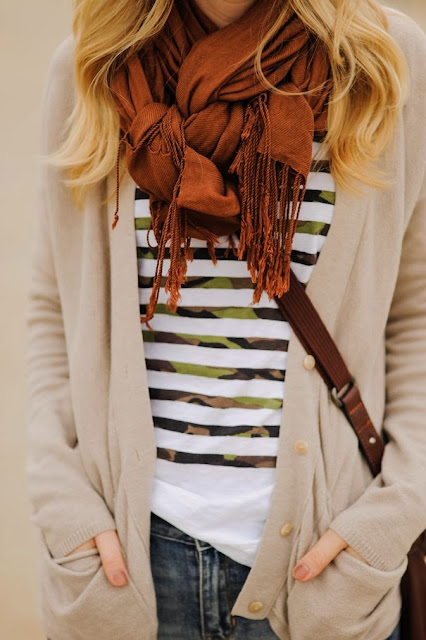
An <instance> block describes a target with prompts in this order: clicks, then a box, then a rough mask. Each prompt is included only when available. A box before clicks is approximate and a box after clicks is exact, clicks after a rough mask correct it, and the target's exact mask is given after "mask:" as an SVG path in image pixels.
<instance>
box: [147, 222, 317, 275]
mask: <svg viewBox="0 0 426 640" xmlns="http://www.w3.org/2000/svg"><path fill="white" fill-rule="evenodd" d="M135 234H136V246H138V247H141V248H143V249H148V248H149V247H148V242H147V237H146V230H142V231H141V230H139V229H137V230H136V231H135ZM324 241H325V236H321V235H318V234H316V233H298V232H296V233H295V234H294V239H293V249H295V250H296V251H305V252H306V253H311V254H316V253H317V252H318V251H321V249H322V246H323V244H324ZM150 242H151V244H154V246H156V242H155V238H154V236H152V237H151V238H150ZM222 244H223V248H225V249H226V247H227V246H228V245H227V241H224V242H223V243H222ZM235 245H236V246H238V238H237V237H236V236H235ZM206 246H207V245H206V241H205V240H200V239H199V238H191V247H192V248H193V249H197V248H200V249H205V248H206ZM216 247H217V248H220V243H217V245H216ZM207 260H210V258H206V259H205V261H207ZM221 262H222V261H221ZM223 262H224V261H223ZM236 262H237V261H229V270H230V271H232V268H233V265H234V264H235V263H236ZM239 263H240V264H241V263H244V261H239ZM216 266H217V265H216Z"/></svg>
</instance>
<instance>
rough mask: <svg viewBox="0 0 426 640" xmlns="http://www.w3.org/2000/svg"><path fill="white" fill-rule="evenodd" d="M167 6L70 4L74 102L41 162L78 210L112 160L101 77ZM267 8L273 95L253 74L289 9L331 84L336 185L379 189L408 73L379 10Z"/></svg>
mask: <svg viewBox="0 0 426 640" xmlns="http://www.w3.org/2000/svg"><path fill="white" fill-rule="evenodd" d="M174 1H175V0H74V19H73V33H74V41H75V49H74V71H75V81H76V91H77V100H76V102H75V105H74V107H73V110H72V112H71V114H70V116H69V118H68V119H67V121H66V131H65V137H64V141H63V143H62V145H61V146H60V148H59V149H57V150H56V151H55V152H53V153H52V154H50V155H49V156H45V157H44V159H45V160H46V161H47V162H48V163H50V164H52V165H54V166H57V167H62V168H64V169H65V170H66V176H65V178H64V180H65V184H66V185H67V186H68V187H70V188H71V190H72V193H73V196H74V198H75V201H76V203H77V204H78V206H81V205H82V202H83V199H84V196H85V194H86V192H87V190H88V189H89V188H90V187H91V186H93V185H95V184H97V183H98V182H99V181H101V180H102V179H103V178H105V177H106V176H107V175H108V174H109V173H110V171H112V170H113V168H114V166H115V164H116V156H117V145H118V139H119V135H118V134H119V128H120V124H119V117H118V114H117V110H116V107H115V104H114V101H113V98H112V95H111V91H110V79H111V74H113V73H114V69H115V68H116V66H117V64H119V63H120V62H121V61H122V60H123V59H125V58H126V57H127V56H129V55H131V54H132V53H133V52H134V51H136V50H138V49H140V48H141V46H143V44H144V43H145V42H146V41H147V40H148V39H149V38H152V37H153V36H155V34H156V33H158V32H159V31H160V30H161V28H162V27H163V25H164V24H165V22H166V20H167V17H168V15H169V13H170V10H171V8H172V6H173V2H174ZM275 2H276V3H278V5H280V4H282V11H281V12H280V17H279V20H278V21H277V22H276V23H275V24H273V25H272V26H271V27H270V29H269V30H268V31H267V32H265V35H264V37H263V39H262V42H260V43H259V45H258V48H257V51H256V55H255V62H254V64H255V71H256V73H257V74H258V76H259V77H261V78H262V79H263V81H264V82H265V85H266V86H268V87H269V88H270V89H271V90H273V91H278V92H279V90H278V89H276V88H275V87H273V85H270V84H269V82H268V81H267V80H266V78H265V77H264V75H263V73H262V70H261V66H260V60H261V52H262V49H263V47H264V46H265V45H266V43H267V41H268V39H269V38H270V37H271V36H272V35H273V34H274V33H276V32H277V31H278V29H279V28H280V26H281V24H282V23H283V22H284V21H285V19H286V16H287V12H289V11H294V12H296V13H297V15H298V16H299V18H300V19H301V20H302V21H303V22H304V24H305V25H306V27H307V28H308V29H309V30H310V31H312V32H314V33H315V34H316V35H317V37H318V38H320V39H321V40H322V41H323V42H324V43H325V45H326V48H327V50H328V52H329V57H330V64H331V69H332V80H333V84H332V93H331V96H330V101H329V115H328V124H327V132H326V136H325V139H324V142H323V144H324V145H326V146H327V148H328V150H329V159H330V171H331V173H332V175H333V177H334V178H335V180H336V183H337V184H339V185H340V186H341V187H343V188H346V189H348V190H350V191H354V192H356V193H359V189H357V188H355V185H354V180H358V181H360V182H363V183H365V184H367V185H371V186H373V187H377V188H384V187H386V186H388V184H389V181H388V180H384V179H383V178H384V174H383V172H382V171H381V170H380V169H379V167H378V166H377V164H376V165H374V161H375V160H376V159H377V158H378V156H379V155H380V153H381V152H382V151H383V150H384V148H385V147H386V145H387V144H388V142H389V140H390V138H391V136H392V132H393V130H394V125H395V124H396V120H397V118H398V113H399V110H400V109H401V108H402V106H403V105H404V104H405V101H406V99H407V96H408V92H409V72H408V67H407V62H406V59H405V56H404V54H403V52H402V51H401V49H400V47H399V45H398V44H397V43H396V42H395V41H394V40H393V39H392V37H391V36H390V34H389V33H388V20H387V16H386V13H385V11H384V9H383V8H382V7H381V6H380V5H379V4H378V2H376V1H375V0H285V1H284V0H275ZM282 93H284V92H282ZM122 160H123V158H122V159H121V161H122ZM113 195H114V194H111V196H110V197H112V196H113Z"/></svg>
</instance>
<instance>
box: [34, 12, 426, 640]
mask: <svg viewBox="0 0 426 640" xmlns="http://www.w3.org/2000/svg"><path fill="white" fill-rule="evenodd" d="M386 11H387V15H388V17H389V21H390V29H391V33H392V35H393V37H394V38H395V39H396V41H397V42H398V43H399V44H400V46H401V48H402V50H403V52H404V53H405V55H406V57H407V60H408V64H409V68H410V75H411V92H410V96H409V99H408V101H407V103H406V105H405V106H404V108H403V111H402V112H401V114H400V117H399V120H398V125H397V128H396V130H395V135H394V136H393V138H392V140H391V142H390V143H389V145H388V146H387V148H386V150H385V152H384V153H383V154H382V155H381V157H380V159H379V163H380V166H381V168H383V169H384V170H385V171H386V172H387V174H388V175H389V176H391V179H392V183H391V186H390V188H389V189H385V190H380V189H374V188H372V187H366V188H365V189H364V190H363V194H361V195H353V194H350V193H349V192H348V191H345V190H343V189H341V188H339V187H337V190H336V203H335V210H334V218H333V225H332V227H331V229H330V233H329V236H328V237H327V243H326V244H325V246H324V249H323V251H322V252H321V258H320V260H319V262H318V264H317V265H316V267H315V271H314V272H313V274H312V278H311V279H310V281H309V283H308V286H307V293H308V294H309V296H310V297H311V299H312V300H313V303H314V304H315V305H316V307H317V309H318V311H319V313H320V315H321V316H322V318H323V319H324V321H325V323H326V325H327V327H328V329H329V331H330V333H331V335H332V336H333V338H334V340H335V341H336V342H337V344H338V346H339V348H340V350H341V351H342V354H343V356H344V358H345V360H346V361H347V364H348V367H349V369H350V370H351V372H352V373H353V375H354V377H355V378H356V380H357V382H358V386H359V388H360V390H361V394H362V396H363V399H364V401H365V404H366V406H367V409H368V411H369V414H370V416H371V418H372V420H373V422H374V424H375V426H376V428H377V429H378V430H382V434H383V436H384V437H385V438H386V441H387V444H386V447H385V454H384V458H383V466H382V471H381V473H380V474H379V475H378V476H377V477H376V478H375V479H374V480H373V478H372V476H371V474H370V471H369V469H368V467H367V465H366V463H365V461H364V459H363V457H362V455H361V453H360V450H359V448H358V441H357V438H356V436H355V434H354V432H353V431H352V429H351V428H350V427H349V426H348V424H347V421H346V419H345V417H344V415H343V413H342V412H341V411H340V410H339V409H338V408H337V407H336V406H335V405H334V404H333V402H332V401H331V399H330V395H329V393H328V390H327V388H326V386H325V384H324V382H323V381H322V378H321V376H320V375H319V373H318V371H317V370H316V369H315V368H314V369H312V368H311V367H309V366H306V367H305V365H304V363H305V357H306V353H305V351H304V349H303V347H302V346H301V344H300V342H299V340H298V339H297V338H296V337H295V336H294V337H293V338H292V340H291V341H290V345H289V352H288V360H287V374H286V401H285V404H284V406H283V412H282V424H281V430H280V443H279V453H278V460H277V469H276V485H275V488H274V493H273V496H272V504H271V509H270V512H269V516H268V519H267V521H266V524H265V529H264V534H263V538H262V541H261V544H260V547H259V552H258V555H257V557H256V561H255V564H254V566H253V567H252V568H251V570H250V573H249V575H248V578H247V580H246V582H245V584H244V586H243V588H242V590H241V592H240V593H239V595H238V597H237V599H236V602H235V603H234V605H233V608H232V614H234V615H239V616H244V617H247V618H250V619H253V620H257V619H262V618H265V617H268V618H269V621H270V624H271V626H272V628H273V630H274V631H275V633H276V635H277V636H278V638H280V639H281V640H290V639H291V640H312V638H315V640H330V639H333V640H334V639H337V638H338V639H339V640H361V639H368V640H383V638H385V637H386V636H387V635H389V634H390V633H391V631H392V630H393V628H394V627H395V625H396V623H397V620H398V617H399V607H400V594H399V581H400V578H401V576H402V574H403V573H404V571H405V568H406V563H407V556H406V554H407V552H408V550H409V548H410V546H411V544H412V542H413V541H414V539H415V538H416V537H417V536H418V534H419V533H420V532H421V531H422V530H423V529H425V528H426V465H425V461H426V425H425V416H426V179H425V167H426V152H425V150H426V72H425V62H426V36H425V34H424V33H423V31H422V30H421V29H420V27H419V26H418V25H417V24H416V23H415V22H414V21H413V20H412V19H411V18H409V17H408V16H406V15H405V14H403V13H401V12H398V11H395V10H391V9H390V8H386ZM73 46H74V44H73V37H72V36H71V35H70V36H69V37H68V38H67V39H66V40H65V41H64V42H63V43H62V44H61V45H60V46H59V47H58V49H57V50H56V52H55V53H54V55H53V57H52V60H51V64H50V68H49V71H48V79H47V83H46V86H45V91H44V98H43V102H42V125H41V136H40V137H41V139H40V148H41V151H42V153H47V152H50V151H52V150H53V149H56V148H57V146H58V144H59V142H60V140H61V139H62V137H63V135H64V132H65V126H66V121H67V118H68V117H69V114H70V113H71V110H72V108H73V104H74V100H75V88H74V86H75V85H74V77H73V69H74V67H73ZM114 188H115V175H114V172H111V174H110V175H109V176H108V177H107V178H106V179H105V180H103V181H102V182H101V183H100V184H98V185H97V186H96V187H94V188H93V189H92V190H91V191H90V194H89V197H88V199H87V201H86V202H85V205H84V207H83V209H82V210H78V209H77V207H76V205H75V204H74V202H73V199H72V197H71V194H70V191H69V189H68V188H67V187H65V186H64V184H63V182H62V175H61V172H60V171H59V170H56V169H52V168H49V167H47V166H44V165H42V164H40V168H39V179H38V191H37V199H36V204H35V209H34V226H33V243H32V254H31V261H32V262H31V279H30V283H29V292H28V303H27V310H26V323H27V332H28V333H27V335H28V341H27V348H26V369H27V385H28V392H27V400H28V402H27V406H28V411H27V415H28V418H27V431H28V452H27V466H26V471H27V477H28V490H29V495H30V501H31V516H30V518H31V521H32V522H33V523H34V525H35V529H36V531H37V551H38V565H37V566H38V569H37V575H38V585H39V612H40V617H41V620H42V624H43V627H44V630H45V632H46V635H47V636H48V637H50V638H52V640H98V638H100V637H101V638H102V640H117V638H119V639H120V640H154V639H155V638H156V635H157V625H158V621H157V615H156V600H155V592H154V585H153V580H152V575H151V570H150V558H149V532H150V497H151V487H152V477H153V473H154V469H155V462H156V445H155V438H154V429H153V422H152V417H151V412H150V398H149V393H148V384H147V373H146V368H145V358H144V352H143V342H142V340H141V325H140V320H139V299H138V273H137V258H136V251H135V245H134V242H135V240H134V227H133V206H134V182H133V181H132V180H131V179H130V177H129V176H128V174H125V176H124V178H123V181H122V185H121V189H120V222H119V224H118V226H117V227H116V229H115V230H111V223H112V219H113V212H114V204H115V203H114V197H113V196H114ZM107 196H112V198H110V199H109V200H108V201H107V202H106V199H107ZM299 440H303V441H304V442H305V446H304V447H303V448H302V449H301V448H300V447H297V446H296V447H295V443H296V442H297V441H299ZM301 450H303V453H301ZM287 523H290V524H291V525H292V527H293V529H292V531H291V533H290V534H289V535H282V533H281V531H282V529H283V525H285V524H287ZM328 527H331V528H332V529H334V531H336V532H337V533H338V534H340V535H341V536H342V537H343V538H344V539H345V540H346V541H347V542H348V543H349V544H350V545H351V546H352V547H353V548H354V549H356V550H357V551H358V552H359V553H360V554H362V555H363V556H364V558H365V559H366V560H367V562H368V564H365V563H363V562H362V561H360V560H358V559H357V558H355V557H353V556H352V555H350V554H349V553H347V552H346V551H342V552H341V553H339V554H338V556H337V557H336V559H335V561H333V562H332V563H331V564H330V565H329V566H328V567H327V568H326V569H325V570H324V571H323V572H322V573H321V574H320V575H319V576H318V577H317V578H314V579H313V580H312V581H310V582H307V583H301V582H298V581H295V580H294V578H293V577H292V569H293V567H294V566H295V564H296V562H297V560H298V559H300V558H301V556H302V555H303V554H304V553H305V552H306V551H307V550H308V549H309V548H310V547H311V545H312V544H313V543H314V542H315V541H316V540H317V539H318V538H319V536H321V535H322V534H323V533H324V531H325V530H326V529H327V528H328ZM111 528H112V529H116V530H117V533H118V535H119V538H120V541H121V544H122V547H123V552H124V554H125V558H126V561H127V564H128V568H129V573H130V583H129V584H128V585H127V586H125V587H121V588H117V587H113V586H112V585H111V584H110V583H109V582H108V580H107V579H106V577H105V574H104V572H103V568H102V565H101V564H100V560H99V557H98V556H96V554H94V555H93V560H92V563H90V562H89V567H87V565H85V568H84V569H81V566H80V567H79V566H78V557H79V556H78V555H77V558H76V559H75V560H72V561H71V563H62V562H61V561H60V559H61V556H63V555H65V554H67V553H68V552H69V551H71V550H73V549H74V548H75V547H77V546H78V545H79V544H81V543H82V542H84V541H85V540H87V539H88V538H90V537H92V536H94V535H96V534H98V533H100V532H101V531H103V530H105V529H111ZM288 529H289V528H288V527H286V529H285V531H286V532H288ZM85 561H86V562H87V561H88V560H87V558H86V560H85ZM73 563H76V564H75V566H72V565H73ZM253 601H257V602H258V603H261V606H257V607H250V604H251V603H252V602H253ZM253 609H256V611H253Z"/></svg>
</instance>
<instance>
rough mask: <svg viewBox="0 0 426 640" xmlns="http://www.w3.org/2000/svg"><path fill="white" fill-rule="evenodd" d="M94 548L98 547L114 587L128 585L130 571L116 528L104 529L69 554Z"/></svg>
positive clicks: (104, 567)
mask: <svg viewBox="0 0 426 640" xmlns="http://www.w3.org/2000/svg"><path fill="white" fill-rule="evenodd" d="M94 548H97V549H98V551H99V555H100V557H101V561H102V566H103V569H104V572H105V575H106V577H107V578H108V580H109V582H110V583H111V584H112V585H113V586H114V587H123V586H124V585H126V584H127V583H128V581H129V572H128V570H127V566H126V563H125V561H124V557H123V553H122V550H121V545H120V540H119V538H118V535H117V531H116V530H115V529H107V530H106V531H102V532H101V533H98V535H96V536H95V537H94V538H90V539H89V540H86V541H85V542H83V543H82V544H81V545H79V546H78V547H76V548H75V549H73V550H72V551H70V552H69V553H68V554H67V556H72V555H73V554H75V553H78V552H80V551H85V550H86V549H94Z"/></svg>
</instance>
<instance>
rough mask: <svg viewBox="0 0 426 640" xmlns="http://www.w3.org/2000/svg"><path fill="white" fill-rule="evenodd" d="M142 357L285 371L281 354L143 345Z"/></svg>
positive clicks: (259, 350)
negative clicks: (143, 352) (143, 355)
mask: <svg viewBox="0 0 426 640" xmlns="http://www.w3.org/2000/svg"><path fill="white" fill-rule="evenodd" d="M144 351H145V356H146V357H147V358H152V359H155V360H167V361H169V362H187V363H191V364H200V365H205V366H207V367H236V368H244V367H247V366H248V367H250V369H285V367H286V363H287V353H286V352H285V351H267V350H263V349H221V348H216V349H215V348H214V347H198V346H195V345H186V344H165V343H158V342H146V343H145V344H144Z"/></svg>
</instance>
